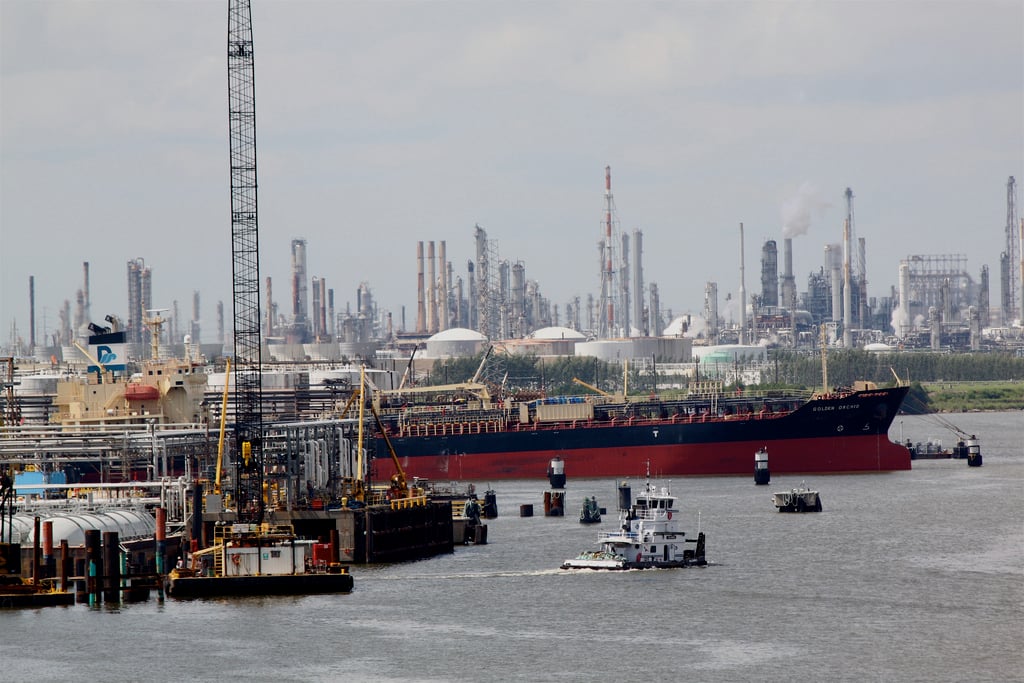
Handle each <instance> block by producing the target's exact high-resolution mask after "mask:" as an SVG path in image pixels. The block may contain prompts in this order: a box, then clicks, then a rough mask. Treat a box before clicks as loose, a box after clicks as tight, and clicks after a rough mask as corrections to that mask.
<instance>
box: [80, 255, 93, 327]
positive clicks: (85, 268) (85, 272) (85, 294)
mask: <svg viewBox="0 0 1024 683" xmlns="http://www.w3.org/2000/svg"><path fill="white" fill-rule="evenodd" d="M82 298H83V299H84V309H83V311H84V314H83V318H82V319H83V320H84V321H85V324H86V325H88V324H89V322H90V321H91V318H90V317H89V316H90V315H92V311H90V310H89V306H90V305H91V304H92V300H91V299H90V298H89V262H88V261H85V262H83V263H82Z"/></svg>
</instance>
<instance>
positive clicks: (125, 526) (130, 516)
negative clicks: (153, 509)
mask: <svg viewBox="0 0 1024 683" xmlns="http://www.w3.org/2000/svg"><path fill="white" fill-rule="evenodd" d="M46 520H47V521H49V522H52V523H53V536H52V538H53V541H54V542H58V543H59V542H60V541H61V540H66V541H67V542H68V545H70V546H81V545H84V544H85V531H86V530H87V529H93V530H96V531H100V532H103V531H116V532H117V533H118V535H119V537H120V540H121V541H134V540H138V539H143V538H152V537H153V535H154V531H155V529H156V520H155V519H154V518H153V515H151V514H150V513H148V512H146V511H145V510H142V509H131V508H125V509H109V510H104V511H93V512H80V513H74V514H59V515H54V516H52V517H47V518H46ZM13 522H14V529H15V530H16V531H21V538H22V541H21V542H22V543H23V544H31V543H33V542H34V540H35V538H34V533H33V532H32V518H31V517H27V516H24V515H15V516H14V518H13Z"/></svg>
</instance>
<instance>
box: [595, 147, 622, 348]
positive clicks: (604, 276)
mask: <svg viewBox="0 0 1024 683" xmlns="http://www.w3.org/2000/svg"><path fill="white" fill-rule="evenodd" d="M604 207H605V208H604V221H603V223H602V227H603V228H604V238H603V239H602V240H601V241H600V242H598V249H599V250H600V252H601V302H600V312H599V315H598V329H597V336H598V338H599V339H608V338H610V337H613V336H615V322H616V321H615V305H616V302H617V301H618V296H619V293H618V287H617V286H616V284H617V283H616V277H615V266H614V264H615V236H616V235H618V232H619V220H618V216H617V215H616V213H615V198H614V197H613V196H612V167H611V166H605V167H604ZM627 334H628V331H627Z"/></svg>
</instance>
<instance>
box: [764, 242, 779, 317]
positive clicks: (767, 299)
mask: <svg viewBox="0 0 1024 683" xmlns="http://www.w3.org/2000/svg"><path fill="white" fill-rule="evenodd" d="M761 305H762V306H766V307H767V306H774V307H778V305H779V252H778V247H777V246H776V244H775V240H768V241H767V242H765V243H764V246H763V247H761Z"/></svg>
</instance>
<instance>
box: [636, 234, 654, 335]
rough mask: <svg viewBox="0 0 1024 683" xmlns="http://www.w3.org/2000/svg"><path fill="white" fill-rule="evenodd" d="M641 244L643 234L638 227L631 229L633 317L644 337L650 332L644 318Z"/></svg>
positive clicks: (642, 242)
mask: <svg viewBox="0 0 1024 683" xmlns="http://www.w3.org/2000/svg"><path fill="white" fill-rule="evenodd" d="M643 244H644V234H643V233H642V232H640V230H639V229H637V228H634V229H633V319H634V320H636V326H637V327H638V328H639V329H640V336H641V337H646V336H648V335H649V334H650V332H649V328H648V326H647V322H646V321H645V320H644V270H643V253H642V252H643Z"/></svg>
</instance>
